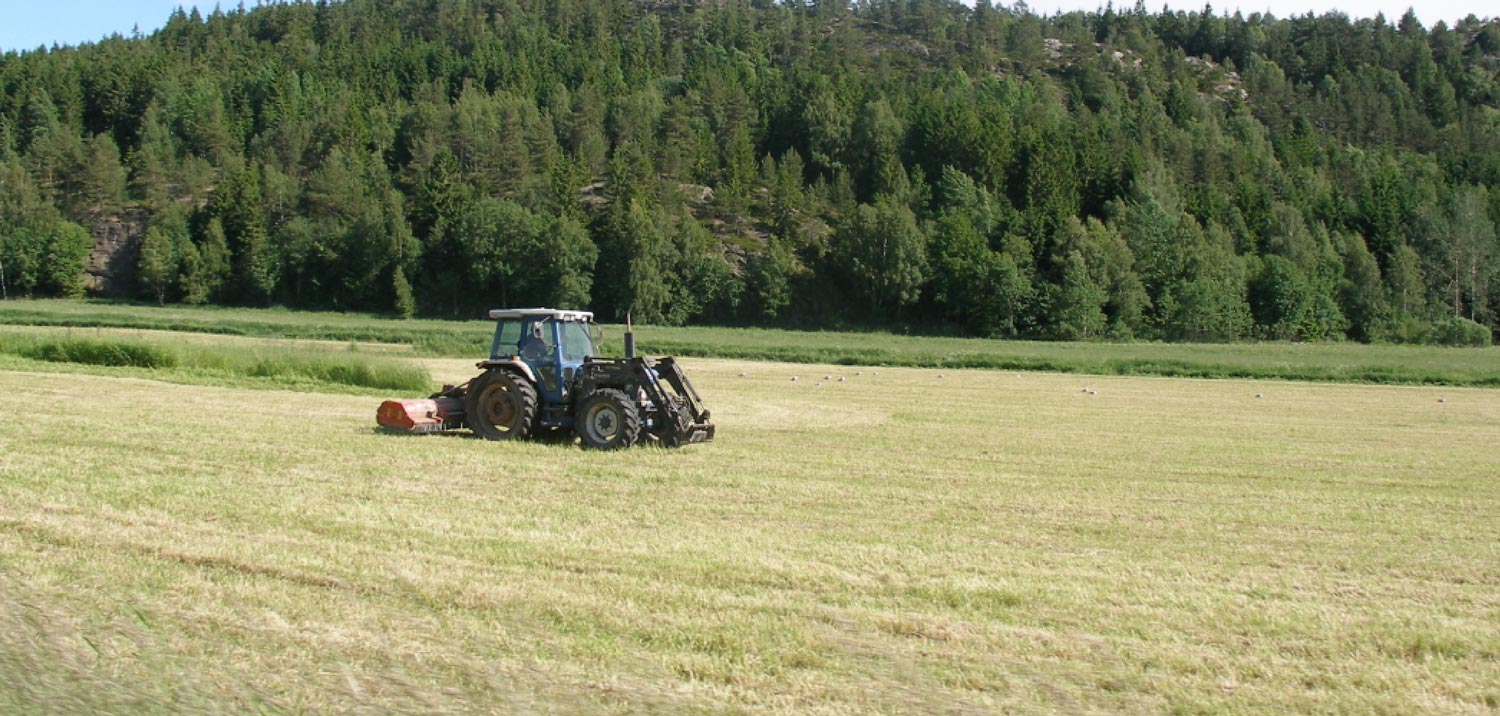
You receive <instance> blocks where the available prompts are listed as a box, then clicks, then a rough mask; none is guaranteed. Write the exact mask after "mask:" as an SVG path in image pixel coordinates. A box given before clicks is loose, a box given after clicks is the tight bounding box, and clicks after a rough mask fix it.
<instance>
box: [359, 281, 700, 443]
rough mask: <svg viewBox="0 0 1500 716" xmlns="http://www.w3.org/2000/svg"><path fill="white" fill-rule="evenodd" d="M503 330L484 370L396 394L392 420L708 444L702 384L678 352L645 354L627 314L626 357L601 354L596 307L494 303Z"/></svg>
mask: <svg viewBox="0 0 1500 716" xmlns="http://www.w3.org/2000/svg"><path fill="white" fill-rule="evenodd" d="M489 315H490V318H491V319H493V320H494V321H495V322H496V323H495V338H494V340H493V341H492V342H491V344H490V357H489V359H488V360H484V361H480V362H479V363H478V364H477V367H478V368H479V369H480V370H481V371H483V372H482V373H480V374H479V375H478V376H477V377H475V378H474V379H473V380H470V381H469V382H467V383H464V384H463V385H458V386H451V385H450V386H444V387H443V390H441V391H439V392H437V393H434V394H433V395H432V396H430V397H428V398H427V399H426V400H388V401H386V402H385V403H383V404H381V406H380V409H379V410H378V411H377V412H376V416H375V417H376V422H378V423H379V424H380V426H381V427H382V428H385V429H387V430H392V431H398V432H408V433H431V432H443V431H447V430H456V429H460V428H463V427H467V428H468V429H469V430H471V431H473V432H474V434H475V435H478V436H479V437H481V438H484V439H486V440H524V439H527V438H533V437H546V436H566V435H567V434H568V432H569V431H571V432H572V433H573V434H576V435H577V437H578V440H579V442H580V444H582V445H583V446H584V447H586V448H593V449H598V450H615V449H619V448H626V447H630V446H632V445H635V444H637V443H641V442H656V443H659V444H661V445H665V446H668V447H679V446H682V445H687V444H689V443H699V442H707V441H709V440H712V439H713V437H714V424H713V423H712V422H710V415H709V411H708V409H707V408H706V407H704V405H703V399H702V398H700V397H699V396H698V391H697V390H695V389H694V388H693V384H692V383H691V382H689V381H688V379H687V376H686V375H685V374H683V372H682V368H681V367H680V366H678V365H677V361H676V360H675V359H673V358H645V357H639V356H636V355H635V332H634V331H633V330H632V329H631V328H630V322H629V319H628V318H627V319H626V329H625V357H623V358H605V357H600V356H598V355H597V352H598V345H599V342H600V340H601V338H602V331H600V329H599V327H598V326H597V325H595V324H594V314H592V313H590V312H588V311H564V310H557V309H551V308H520V309H497V310H493V311H490V314H489Z"/></svg>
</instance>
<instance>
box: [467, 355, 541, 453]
mask: <svg viewBox="0 0 1500 716" xmlns="http://www.w3.org/2000/svg"><path fill="white" fill-rule="evenodd" d="M464 420H465V421H466V422H467V423H468V424H469V429H470V430H473V431H474V434H475V435H478V436H479V437H482V438H484V439H485V440H525V439H526V438H527V437H528V436H530V435H531V431H532V429H533V428H534V427H535V426H536V387H535V386H533V385H532V384H531V383H530V382H529V381H527V380H526V378H524V377H522V376H521V375H519V374H517V373H513V372H511V371H508V370H492V371H489V372H487V373H485V374H484V375H481V376H479V377H478V378H475V379H474V382H473V383H470V384H469V395H468V397H467V399H466V400H465V401H464Z"/></svg>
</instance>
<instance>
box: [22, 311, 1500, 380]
mask: <svg viewBox="0 0 1500 716" xmlns="http://www.w3.org/2000/svg"><path fill="white" fill-rule="evenodd" d="M3 324H14V325H31V326H58V327H72V328H117V329H141V330H164V331H178V332H194V333H213V334H221V335H234V336H245V337H256V338H283V339H308V340H323V341H336V342H341V343H342V342H373V343H382V344H393V345H401V346H410V347H411V350H412V351H413V352H414V353H416V354H419V355H425V356H432V357H449V358H480V357H483V356H485V355H487V354H488V352H489V347H490V338H491V336H492V333H493V330H494V324H493V323H491V322H490V321H486V320H472V321H453V320H433V319H413V320H396V319H391V318H385V317H379V316H372V315H361V314H346V313H316V312H306V311H288V310H284V309H246V308H222V307H190V306H172V307H167V308H159V307H156V306H144V305H137V304H121V303H109V302H100V301H66V300H46V301H11V302H8V303H0V325H3ZM604 329H605V336H606V338H605V341H604V344H603V346H602V349H601V353H602V354H603V355H619V353H620V351H621V336H622V334H623V327H621V326H614V325H606V326H604ZM636 334H637V340H638V344H639V346H640V350H641V352H642V353H645V354H648V355H679V356H689V357H700V358H728V359H739V360H756V361H776V362H786V363H825V364H837V365H850V366H855V365H864V366H903V367H915V368H974V369H985V370H1023V371H1041V372H1056V373H1079V374H1095V375H1130V376H1134V375H1157V376H1164V377H1191V378H1209V379H1212V378H1240V379H1267V380H1302V381H1316V382H1353V383H1382V384H1408V385H1452V386H1476V387H1489V386H1500V348H1492V347H1491V348H1444V347H1433V346H1408V345H1363V344H1353V343H1234V344H1198V343H1170V344H1168V343H1052V342H1038V341H1022V340H984V339H975V338H957V337H943V336H909V335H896V334H891V333H878V332H866V333H853V332H845V333H839V332H808V331H792V330H779V329H751V328H715V327H665V326H638V327H637V331H636Z"/></svg>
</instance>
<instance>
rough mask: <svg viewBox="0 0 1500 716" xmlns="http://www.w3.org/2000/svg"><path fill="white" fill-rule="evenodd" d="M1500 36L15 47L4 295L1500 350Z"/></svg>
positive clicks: (180, 35) (347, 16) (464, 25)
mask: <svg viewBox="0 0 1500 716" xmlns="http://www.w3.org/2000/svg"><path fill="white" fill-rule="evenodd" d="M1497 221H1500V22H1495V21H1489V20H1481V19H1476V18H1472V17H1471V18H1469V19H1467V20H1464V21H1461V22H1459V23H1457V24H1456V25H1454V26H1451V27H1450V26H1448V25H1446V24H1445V23H1442V22H1438V23H1435V24H1433V25H1431V26H1425V25H1424V24H1423V23H1422V22H1421V20H1420V19H1419V18H1418V17H1417V16H1416V15H1415V14H1413V13H1411V12H1408V13H1407V14H1406V15H1405V16H1404V17H1402V18H1399V19H1397V20H1394V21H1392V20H1391V19H1389V18H1384V17H1379V16H1377V17H1375V18H1373V19H1357V20H1353V19H1351V18H1349V17H1346V16H1344V15H1341V14H1328V15H1323V16H1313V15H1311V14H1309V15H1306V16H1303V17H1295V18H1290V19H1276V18H1273V17H1269V16H1265V15H1260V14H1255V15H1250V16H1248V17H1244V16H1241V15H1239V14H1235V15H1232V16H1227V15H1225V14H1223V13H1217V12H1215V11H1214V10H1213V9H1212V8H1211V7H1208V6H1205V7H1204V8H1203V9H1202V11H1200V12H1177V11H1165V10H1164V11H1161V12H1159V13H1152V12H1149V11H1147V10H1146V9H1145V8H1144V7H1143V6H1141V5H1136V6H1135V7H1134V8H1131V9H1124V8H1118V7H1113V6H1108V7H1105V9H1103V10H1101V11H1097V12H1092V13H1076V12H1075V13H1068V14H1062V15H1057V16H1053V17H1040V16H1037V15H1036V14H1034V13H1032V12H1030V11H1029V10H1028V9H1027V8H1026V6H1025V5H1024V3H1017V4H1016V5H1015V6H1012V7H1006V6H995V5H992V4H991V3H990V2H987V0H979V2H978V4H977V6H975V7H972V8H971V7H968V6H966V5H964V4H961V3H959V2H955V1H953V0H866V1H862V2H854V3H849V2H845V1H844V0H830V1H823V2H812V0H790V1H788V2H772V1H770V0H700V1H697V2H694V1H691V0H680V1H675V2H674V1H669V0H349V1H348V2H327V1H324V0H319V1H318V2H316V3H313V2H268V3H263V4H260V5H258V6H256V7H254V8H253V9H246V8H243V7H241V8H240V9H235V10H231V11H216V12H214V13H213V14H212V15H209V16H207V17H203V16H200V15H199V14H198V13H197V12H196V11H194V12H192V13H190V14H189V13H184V12H182V11H178V12H176V13H175V14H174V15H173V16H172V17H171V19H170V20H169V21H168V22H167V23H166V25H165V27H164V28H163V29H161V30H159V31H157V32H154V33H152V34H151V35H149V36H136V37H111V38H108V39H104V40H102V41H100V42H98V43H91V44H86V45H83V46H80V47H53V48H50V49H48V48H43V49H38V50H34V51H27V52H19V53H18V52H10V53H7V54H5V55H3V56H0V278H3V283H4V287H3V290H4V291H5V293H6V295H8V296H10V297H16V296H27V295H30V296H52V295H78V294H80V293H81V292H82V291H83V290H84V283H83V279H84V266H85V263H86V262H87V261H88V257H89V253H90V251H91V250H92V248H93V245H94V241H95V237H94V234H96V233H98V232H97V231H96V227H97V226H99V225H100V224H101V223H107V222H114V223H116V224H119V223H122V222H123V223H125V224H129V225H133V226H135V227H136V228H137V229H138V230H137V231H136V235H137V236H138V239H136V243H135V245H134V248H133V251H131V252H130V253H129V254H128V255H129V257H130V261H131V263H132V264H133V266H132V268H133V274H132V276H133V281H132V285H133V286H134V287H135V288H134V289H133V290H134V291H135V292H136V297H137V298H141V299H143V300H150V301H153V302H156V301H159V302H184V303H221V304H236V305H283V306H290V307H298V308H319V309H336V310H367V311H378V312H388V313H391V314H396V315H405V316H410V315H413V314H418V315H428V316H452V317H477V316H479V315H482V313H481V312H482V311H483V310H484V309H486V308H491V307H496V306H520V305H552V306H560V307H588V308H592V309H593V310H595V311H596V312H598V313H599V314H600V315H601V317H602V318H605V319H620V318H623V317H624V315H625V313H626V312H627V310H628V311H630V312H631V313H632V314H633V316H634V318H635V320H637V321H647V322H661V323H672V324H681V323H713V324H738V325H787V326H797V327H808V328H817V327H835V326H890V327H903V328H909V329H911V330H919V331H924V332H951V333H962V334H968V335H977V336H995V337H1006V336H1028V337H1043V338H1059V339H1099V338H1104V339H1132V338H1134V339H1164V340H1234V339H1244V338H1250V339H1261V338H1263V339H1295V340H1340V339H1353V340H1359V341H1397V342H1441V343H1454V344H1488V343H1489V342H1490V340H1491V336H1492V332H1493V331H1494V329H1495V328H1496V326H1497V325H1500V270H1497V266H1500V238H1497V231H1496V225H1497Z"/></svg>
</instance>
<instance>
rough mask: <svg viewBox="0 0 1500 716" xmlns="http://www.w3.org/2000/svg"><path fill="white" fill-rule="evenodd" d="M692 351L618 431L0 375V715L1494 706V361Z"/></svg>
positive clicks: (346, 401)
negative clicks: (865, 362) (707, 419)
mask: <svg viewBox="0 0 1500 716" xmlns="http://www.w3.org/2000/svg"><path fill="white" fill-rule="evenodd" d="M426 365H427V367H428V368H429V370H430V371H431V373H432V374H433V376H434V377H435V378H436V379H437V380H448V381H452V380H463V379H465V378H466V377H467V376H468V373H470V372H471V371H472V362H470V361H462V360H446V361H445V360H430V361H427V364H426ZM687 369H688V370H689V372H690V373H691V375H692V377H693V379H694V381H695V382H696V383H697V384H698V385H699V388H700V390H701V391H702V392H703V394H704V395H705V397H707V398H708V400H709V401H710V405H711V407H712V408H713V409H714V414H715V418H716V421H717V422H718V423H719V425H720V438H719V440H718V441H716V442H714V443H711V444H707V445H699V446H693V447H690V448H687V449H684V450H680V451H667V450H661V449H637V450H632V451H628V452H623V453H612V454H611V453H591V452H584V451H581V450H579V449H577V448H574V447H571V446H563V445H549V444H493V443H485V442H483V441H479V440H474V439H467V438H463V437H449V436H435V437H403V436H388V435H383V434H379V433H376V432H375V431H374V430H373V429H372V427H373V426H372V419H373V417H372V416H373V412H374V407H375V402H374V401H373V400H372V399H370V398H369V397H356V396H347V395H315V394H309V393H298V392H275V391H266V390H244V389H239V388H234V387H219V388H213V389H204V388H202V387H195V386H184V385H172V384H165V383H161V382H158V381H153V380H147V379H142V378H137V377H121V378H112V377H105V376H96V375H60V374H49V373H40V372H24V371H16V370H12V371H9V372H0V394H3V395H6V396H9V397H8V401H9V402H10V403H11V406H12V411H11V418H10V419H7V420H5V421H0V712H5V713H23V714H30V713H36V714H54V713H78V712H88V711H97V712H105V711H108V712H111V713H164V712H180V713H198V712H214V711H219V712H256V711H260V712H268V713H382V712H392V711H396V712H411V713H517V714H521V713H568V714H591V713H599V714H612V713H640V712H650V713H726V714H729V713H750V714H759V713H788V714H855V713H860V714H863V713H882V714H904V713H960V714H962V713H1055V712H1065V713H1189V714H1196V713H1202V714H1216V713H1222V714H1234V713H1289V712H1296V713H1451V714H1464V713H1471V714H1482V713H1494V712H1495V710H1496V709H1497V708H1500V687H1497V686H1496V684H1500V547H1497V545H1500V485H1497V482H1496V479H1495V477H1496V475H1500V453H1497V452H1496V451H1495V450H1494V449H1493V445H1494V438H1495V434H1496V433H1495V427H1496V426H1497V425H1500V401H1497V400H1496V399H1495V393H1494V392H1493V391H1488V390H1481V389H1465V388H1428V387H1380V386H1350V385H1332V384H1302V383H1287V382H1245V381H1234V380H1221V381H1204V380H1190V379H1160V378H1121V377H1113V378H1096V377H1082V376H1066V375H1052V374H1040V373H1021V374H1012V373H1009V372H1006V373H997V372H983V371H966V370H946V371H936V370H915V369H900V368H880V369H878V370H870V369H853V368H843V367H831V366H809V365H783V364H768V363H745V362H736V361H719V360H696V359H695V360H690V361H688V363H687ZM741 373H744V374H745V375H744V376H741V375H740V374H741ZM793 375H797V376H799V378H800V380H798V381H797V382H795V383H794V382H791V376H793ZM825 375H826V376H830V378H829V379H827V380H825V379H824V376H825ZM841 376H842V377H844V378H845V382H839V381H838V378H839V377H841ZM1258 394H1259V395H1261V396H1263V397H1256V396H1257V395H1258ZM1439 400H1441V401H1443V402H1439Z"/></svg>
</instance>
